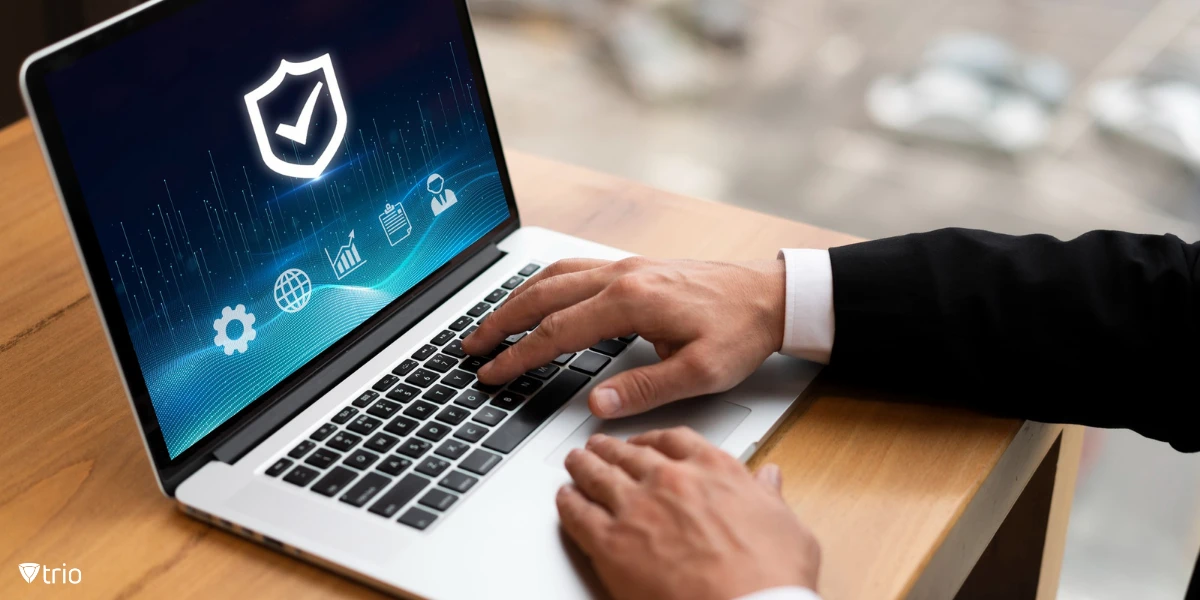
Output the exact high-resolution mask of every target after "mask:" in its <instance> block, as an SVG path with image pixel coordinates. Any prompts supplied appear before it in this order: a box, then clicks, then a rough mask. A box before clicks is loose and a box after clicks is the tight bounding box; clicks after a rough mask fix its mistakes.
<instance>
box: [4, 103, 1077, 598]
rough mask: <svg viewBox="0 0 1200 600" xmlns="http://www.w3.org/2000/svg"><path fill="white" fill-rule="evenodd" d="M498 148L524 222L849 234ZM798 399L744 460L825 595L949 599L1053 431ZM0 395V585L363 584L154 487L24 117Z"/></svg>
mask: <svg viewBox="0 0 1200 600" xmlns="http://www.w3.org/2000/svg"><path fill="white" fill-rule="evenodd" d="M509 161H510V170H511V172H512V176H513V179H514V182H515V183H514V185H515V187H516V192H517V198H518V203H519V205H520V209H521V212H522V219H523V222H524V223H525V224H528V225H540V226H544V227H547V228H552V229H556V230H558V231H563V232H566V233H569V234H573V235H577V236H580V237H583V238H587V239H591V240H595V241H597V242H600V243H604V244H609V245H612V246H616V247H619V248H623V249H626V250H629V251H632V252H637V253H641V254H646V255H652V256H660V257H693V258H704V259H749V258H762V257H773V256H774V255H775V253H776V252H777V250H778V249H779V248H780V247H829V246H831V245H838V244H844V243H849V242H852V241H854V239H853V238H851V237H849V236H846V235H843V234H838V233H834V232H830V231H826V230H822V229H819V228H816V227H811V226H808V225H804V224H800V223H795V222H791V221H787V220H784V219H779V218H775V217H770V216H766V215H762V214H758V213H753V212H749V211H746V210H743V209H739V208H736V207H732V206H727V205H721V204H715V203H711V202H704V201H700V200H696V199H693V198H686V197H681V196H677V195H672V194H668V193H665V192H661V191H657V190H654V189H651V188H648V187H645V186H642V185H639V184H636V183H631V182H628V181H624V180H620V179H617V178H614V177H610V176H606V175H602V174H598V173H594V172H591V171H587V170H584V169H580V168H576V167H571V166H567V165H563V164H558V163H555V162H551V161H547V160H543V159H539V158H535V157H532V156H528V155H523V154H520V153H510V154H509ZM813 398H814V402H813V403H812V404H811V406H810V407H809V408H808V409H807V410H806V411H803V412H798V413H796V414H793V415H792V416H791V417H790V418H789V419H788V420H787V421H786V422H785V423H784V424H783V425H781V426H780V428H779V429H778V431H777V432H776V433H775V435H774V436H773V437H772V438H771V439H770V440H769V442H768V443H767V444H765V446H764V447H763V448H762V449H760V451H759V453H758V454H757V455H756V456H755V458H754V460H753V461H752V463H753V464H759V463H763V462H767V461H773V462H777V463H779V464H780V465H781V466H782V467H783V472H784V486H785V496H786V498H787V501H788V502H789V503H790V504H791V506H792V507H793V508H794V509H795V511H796V512H797V513H798V514H799V515H800V517H801V518H802V519H804V520H805V521H806V522H807V523H808V524H809V525H811V526H812V527H813V529H814V530H815V531H816V533H817V535H818V536H819V537H820V539H821V542H822V546H823V549H824V566H823V569H822V580H821V586H820V591H821V593H822V595H823V596H824V597H825V598H826V599H827V600H841V599H849V598H870V599H889V598H900V597H904V596H906V595H908V594H909V593H910V592H912V593H913V594H916V592H917V591H920V590H923V589H931V590H942V591H935V592H933V593H932V595H933V596H944V595H945V594H946V593H947V592H946V591H945V590H949V592H948V593H949V594H950V595H951V596H952V595H953V592H954V590H957V586H958V584H959V583H961V582H962V581H963V579H964V578H965V577H966V575H967V573H968V572H969V571H970V569H971V567H972V566H973V565H974V563H975V560H976V559H977V558H978V557H979V555H980V553H981V552H982V551H983V548H984V547H985V546H986V545H987V543H988V540H989V539H990V538H991V535H992V533H993V532H995V531H996V527H998V526H999V523H1000V521H1001V520H1003V518H1004V516H1005V514H1007V511H1008V509H1009V507H1011V506H1012V503H1013V501H1014V500H1015V495H1016V494H1018V493H1020V491H1021V489H1022V488H1023V487H1024V481H1027V480H1028V479H1029V477H1030V476H1031V475H1032V473H1033V471H1034V469H1036V467H1037V464H1038V462H1039V461H1040V460H1041V457H1042V456H1043V455H1044V454H1045V452H1046V450H1047V449H1048V448H1049V447H1050V444H1051V443H1052V441H1053V440H1054V439H1055V438H1057V437H1058V433H1059V430H1060V429H1061V428H1059V427H1057V426H1047V425H1038V424H1033V423H1022V422H1019V421H1012V420H1003V419H995V418H989V417H984V416H979V415H975V414H970V413H966V412H961V411H954V410H944V409H935V408H929V407H923V406H915V405H908V404H900V403H894V402H888V401H885V400H886V399H883V398H880V397H878V396H877V395H872V394H870V393H868V392H865V391H862V390H857V389H853V388H847V389H840V388H839V389H835V388H832V387H830V386H828V385H821V386H819V387H818V388H817V389H816V390H815V392H814V393H813ZM0 411H2V412H0V415H2V416H0V440H3V443H2V444H0V473H2V474H3V478H2V479H3V482H2V485H0V598H16V597H42V596H44V597H60V596H62V595H63V594H64V593H68V592H69V593H70V594H71V595H74V596H78V597H116V598H127V597H146V598H161V597H168V596H169V597H172V598H191V597H203V598H211V597H245V596H251V595H252V596H254V597H262V598H266V597H279V598H302V597H303V598H317V597H328V596H342V597H359V596H364V597H365V596H374V595H376V592H374V591H371V590H369V589H367V588H365V587H363V586H360V585H358V584H356V583H354V582H351V581H349V580H347V579H344V578H341V577H339V576H336V575H334V574H331V573H329V572H326V571H323V570H321V569H318V568H315V567H312V566H309V565H306V564H303V563H301V562H298V561H296V560H293V559H290V558H287V557H284V556H282V555H280V554H276V553H274V552H271V551H268V550H266V549H264V548H260V547H258V546H255V545H253V544H251V543H249V542H246V541H243V540H242V539H239V538H236V537H234V536H232V535H228V534H225V533H222V532H220V531H218V530H215V529H213V528H210V527H208V526H206V525H203V524H201V523H199V522H196V521H194V520H192V519H189V518H187V517H185V516H184V515H183V514H182V513H180V512H178V511H177V510H176V509H175V504H174V503H173V502H172V501H170V500H169V499H167V498H165V497H163V496H162V495H161V494H160V493H159V491H158V489H157V487H156V486H155V483H154V479H153V476H152V473H151V471H150V466H149V464H148V460H147V457H146V456H145V454H144V452H143V449H142V444H141V442H140V440H139V438H138V433H137V431H136V429H135V425H134V421H133V418H132V415H131V413H130V410H129V404H128V402H127V400H126V398H125V396H124V392H123V391H122V389H121V385H120V383H119V381H118V379H117V374H116V369H115V365H114V363H113V359H112V356H111V355H110V353H109V350H108V347H107V344H106V342H105V340H104V335H103V333H102V331H101V328H100V324H99V320H98V315H97V313H96V309H95V307H94V304H93V302H92V301H91V299H90V297H89V293H88V288H87V285H86V283H85V281H84V278H83V275H82V272H81V270H80V266H79V263H78V260H77V258H76V256H75V252H74V249H73V247H72V243H71V241H70V238H69V235H68V232H67V228H66V225H65V222H64V219H63V216H62V214H61V212H60V209H59V206H58V201H57V198H56V197H55V195H54V192H53V188H52V186H51V184H50V181H49V178H48V176H47V172H46V169H45V168H44V166H43V163H42V159H41V155H40V151H39V149H38V148H37V145H36V142H35V140H34V136H33V134H32V130H31V127H30V125H29V124H28V123H27V122H25V121H22V122H19V123H17V124H15V125H13V126H11V127H8V128H6V129H4V130H0ZM1064 441H1065V440H1064ZM1071 456H1076V455H1075V454H1072V455H1071ZM1068 467H1070V465H1068ZM1061 470H1062V467H1061V466H1060V471H1061ZM1064 487H1065V486H1064ZM1066 495H1067V499H1068V503H1067V505H1066V506H1068V507H1069V490H1068V491H1067V492H1066ZM1056 501H1057V498H1056ZM968 517H969V518H968ZM1051 529H1052V530H1053V529H1054V527H1051ZM1060 534H1061V532H1060ZM946 540H952V541H953V544H954V547H953V548H949V547H946V545H945V544H943V542H944V541H946ZM1050 546H1051V542H1049V541H1048V543H1047V547H1048V548H1049V547H1050ZM1055 548H1056V549H1057V552H1059V553H1061V544H1060V545H1058V546H1056V547H1055ZM21 562H40V563H43V564H47V565H59V564H63V563H65V564H66V565H67V566H68V568H71V567H74V568H79V569H80V570H81V571H82V573H83V581H82V583H81V584H79V585H78V586H73V588H72V589H67V588H66V587H65V586H62V585H59V586H50V585H45V584H43V583H40V582H35V583H33V584H26V583H25V582H24V580H23V579H21V578H20V577H19V575H18V573H17V572H16V571H17V569H16V567H15V565H16V564H17V563H21ZM929 566H936V567H937V568H936V569H933V568H930V569H927V567H929ZM927 571H928V572H930V573H933V574H935V575H936V576H937V581H934V582H931V581H930V580H929V579H928V576H924V575H923V574H925V573H926V572H927ZM955 581H957V583H955ZM934 583H938V584H940V585H933V584H934Z"/></svg>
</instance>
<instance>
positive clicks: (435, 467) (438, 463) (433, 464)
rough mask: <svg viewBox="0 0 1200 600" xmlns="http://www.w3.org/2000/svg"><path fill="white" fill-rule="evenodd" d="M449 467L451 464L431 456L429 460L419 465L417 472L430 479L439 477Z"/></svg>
mask: <svg viewBox="0 0 1200 600" xmlns="http://www.w3.org/2000/svg"><path fill="white" fill-rule="evenodd" d="M449 467H450V463H449V462H447V461H444V460H442V459H440V458H438V457H436V456H430V457H429V458H426V459H425V460H423V461H421V464H419V465H417V472H418V473H424V474H426V475H428V476H430V477H437V476H438V475H441V474H442V472H443V471H445V470H446V469H448V468H449Z"/></svg>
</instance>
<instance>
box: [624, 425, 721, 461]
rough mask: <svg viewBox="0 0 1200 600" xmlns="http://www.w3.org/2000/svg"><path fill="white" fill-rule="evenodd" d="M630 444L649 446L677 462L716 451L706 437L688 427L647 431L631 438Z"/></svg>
mask: <svg viewBox="0 0 1200 600" xmlns="http://www.w3.org/2000/svg"><path fill="white" fill-rule="evenodd" d="M629 443H630V444H635V445H638V446H649V447H651V448H654V449H655V450H658V451H659V452H661V453H662V454H663V455H664V456H667V457H670V458H673V459H675V460H685V459H688V458H692V457H695V456H699V455H702V454H704V453H706V452H710V451H712V450H714V449H715V447H714V446H713V445H712V444H710V443H708V440H706V439H704V436H702V435H700V434H699V433H696V432H695V431H694V430H692V429H690V428H688V427H673V428H671V429H655V430H654V431H647V432H646V433H641V434H638V435H635V436H633V437H631V438H629Z"/></svg>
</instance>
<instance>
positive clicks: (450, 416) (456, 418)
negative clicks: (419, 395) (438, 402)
mask: <svg viewBox="0 0 1200 600" xmlns="http://www.w3.org/2000/svg"><path fill="white" fill-rule="evenodd" d="M469 416H471V411H469V410H466V409H464V408H459V407H457V406H447V407H446V408H443V409H442V412H440V413H438V414H437V417H434V418H436V419H437V420H439V421H441V422H443V423H449V424H451V425H458V424H459V423H462V422H463V421H464V420H466V418H467V417H469Z"/></svg>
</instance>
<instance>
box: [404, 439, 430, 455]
mask: <svg viewBox="0 0 1200 600" xmlns="http://www.w3.org/2000/svg"><path fill="white" fill-rule="evenodd" d="M432 447H433V444H430V443H429V442H427V441H425V440H422V439H419V438H415V437H414V438H409V439H408V440H406V441H405V442H404V443H403V444H400V447H399V448H397V449H396V452H399V453H400V454H403V455H405V456H408V457H411V458H421V456H422V455H424V454H425V453H426V452H429V449H430V448H432Z"/></svg>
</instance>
